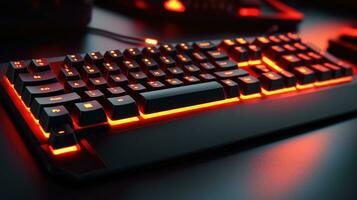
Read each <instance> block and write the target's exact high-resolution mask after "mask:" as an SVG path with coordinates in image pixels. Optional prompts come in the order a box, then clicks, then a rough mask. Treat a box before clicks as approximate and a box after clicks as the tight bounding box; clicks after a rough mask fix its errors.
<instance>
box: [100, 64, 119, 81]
mask: <svg viewBox="0 0 357 200" xmlns="http://www.w3.org/2000/svg"><path fill="white" fill-rule="evenodd" d="M103 72H104V76H105V77H108V76H110V75H113V74H120V72H121V70H120V68H119V66H118V65H117V64H116V63H111V62H104V63H103Z"/></svg>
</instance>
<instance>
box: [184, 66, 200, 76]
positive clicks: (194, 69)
mask: <svg viewBox="0 0 357 200" xmlns="http://www.w3.org/2000/svg"><path fill="white" fill-rule="evenodd" d="M183 69H184V70H185V72H186V73H187V74H191V75H198V73H200V68H198V67H197V66H196V65H185V66H184V67H183Z"/></svg>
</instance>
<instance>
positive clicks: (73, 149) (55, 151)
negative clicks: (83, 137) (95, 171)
mask: <svg viewBox="0 0 357 200" xmlns="http://www.w3.org/2000/svg"><path fill="white" fill-rule="evenodd" d="M48 148H49V149H50V152H51V153H52V154H53V155H55V156H57V155H62V154H68V153H71V152H76V151H79V150H81V147H80V146H79V145H78V144H77V145H72V146H68V147H63V148H59V149H53V147H52V146H50V145H49V146H48Z"/></svg>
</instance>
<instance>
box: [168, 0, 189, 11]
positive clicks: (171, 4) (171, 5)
mask: <svg viewBox="0 0 357 200" xmlns="http://www.w3.org/2000/svg"><path fill="white" fill-rule="evenodd" d="M164 8H165V9H166V10H168V11H171V12H178V13H182V12H185V11H186V7H185V5H184V4H183V3H182V2H181V1H179V0H167V1H165V3H164Z"/></svg>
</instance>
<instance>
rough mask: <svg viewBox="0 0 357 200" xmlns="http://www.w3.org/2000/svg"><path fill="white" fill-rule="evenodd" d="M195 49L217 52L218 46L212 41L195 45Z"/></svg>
mask: <svg viewBox="0 0 357 200" xmlns="http://www.w3.org/2000/svg"><path fill="white" fill-rule="evenodd" d="M193 48H194V49H196V50H197V51H212V50H216V45H215V44H213V43H212V42H210V41H205V42H196V43H194V44H193Z"/></svg>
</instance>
